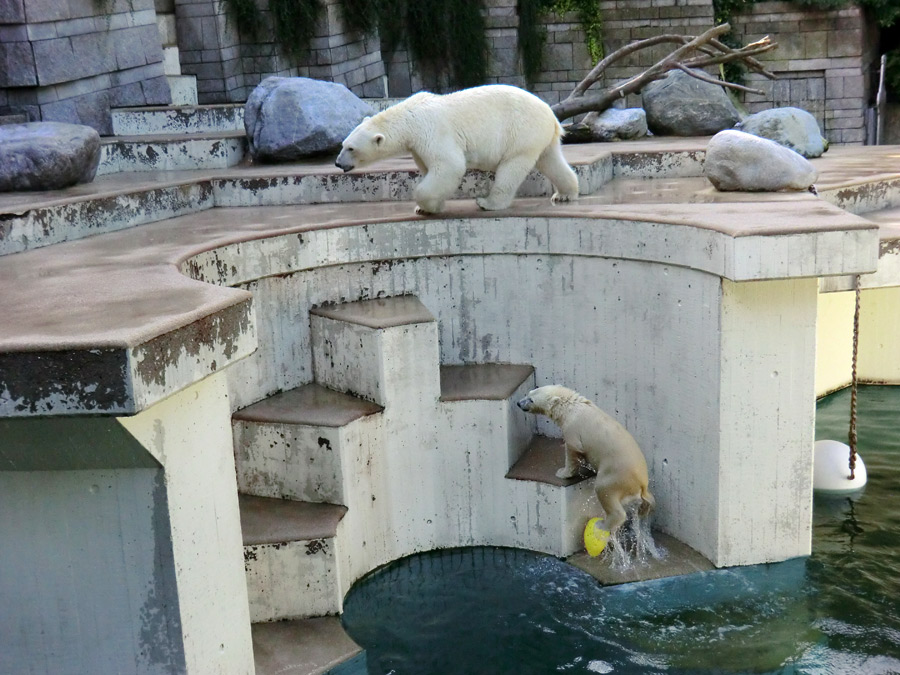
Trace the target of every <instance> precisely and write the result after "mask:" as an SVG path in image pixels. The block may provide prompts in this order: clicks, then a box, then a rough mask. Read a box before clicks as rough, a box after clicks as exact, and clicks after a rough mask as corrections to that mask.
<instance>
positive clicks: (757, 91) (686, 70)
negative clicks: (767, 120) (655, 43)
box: [676, 63, 765, 96]
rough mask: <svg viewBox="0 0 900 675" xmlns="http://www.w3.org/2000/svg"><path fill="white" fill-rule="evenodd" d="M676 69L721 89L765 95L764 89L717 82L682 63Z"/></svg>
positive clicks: (722, 81)
mask: <svg viewBox="0 0 900 675" xmlns="http://www.w3.org/2000/svg"><path fill="white" fill-rule="evenodd" d="M676 67H677V68H678V70H680V71H682V72H683V73H687V74H688V75H690V76H691V77H694V78H697V79H698V80H700V81H702V82H709V83H710V84H718V85H719V86H721V87H728V88H729V89H737V90H738V91H746V92H750V93H751V94H759V95H760V96H762V95H763V94H764V93H765V92H764V91H763V90H762V89H753V88H751V87H745V86H744V85H742V84H735V83H734V82H725V81H724V80H717V79H716V78H714V77H710V76H709V75H707V74H706V73H704V72H703V71H702V70H692V69H690V68H688V67H687V66H685V65H682V64H680V63H679V64H678V65H677V66H676Z"/></svg>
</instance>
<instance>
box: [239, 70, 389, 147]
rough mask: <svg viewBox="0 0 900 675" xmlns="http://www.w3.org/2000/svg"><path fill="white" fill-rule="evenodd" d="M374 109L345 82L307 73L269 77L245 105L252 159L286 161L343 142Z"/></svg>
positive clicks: (336, 145) (245, 126)
mask: <svg viewBox="0 0 900 675" xmlns="http://www.w3.org/2000/svg"><path fill="white" fill-rule="evenodd" d="M371 114H373V113H372V109H371V108H370V107H369V106H368V105H366V104H365V103H363V101H361V100H360V99H359V98H358V97H357V96H356V94H354V93H353V92H351V91H350V90H349V89H347V87H345V86H344V85H342V84H337V83H334V82H323V81H321V80H312V79H309V78H306V77H267V78H266V79H264V80H263V81H262V82H260V83H259V85H257V87H256V88H255V89H254V90H253V92H252V93H251V94H250V97H249V98H248V99H247V103H246V105H245V106H244V129H245V130H246V132H247V138H248V139H249V141H250V153H251V155H252V156H253V158H254V159H257V160H260V161H264V162H287V161H291V160H295V159H300V158H301V157H309V156H311V155H317V154H321V153H324V152H332V151H334V150H336V149H337V148H339V147H340V145H341V141H343V140H344V138H346V136H347V134H349V133H350V132H351V131H352V130H353V129H354V128H355V127H356V126H357V125H358V124H359V123H360V122H362V120H363V118H364V117H366V115H371Z"/></svg>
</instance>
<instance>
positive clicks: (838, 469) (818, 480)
mask: <svg viewBox="0 0 900 675" xmlns="http://www.w3.org/2000/svg"><path fill="white" fill-rule="evenodd" d="M853 474H854V475H853V480H850V446H849V445H847V444H846V443H841V442H840V441H832V440H825V441H816V444H815V446H814V448H813V490H815V491H816V492H820V493H823V494H832V495H839V494H844V493H846V492H855V491H856V490H859V489H860V488H862V487H864V486H865V484H866V465H865V464H864V463H863V461H862V457H860V456H859V455H857V456H856V468H855V470H854V472H853Z"/></svg>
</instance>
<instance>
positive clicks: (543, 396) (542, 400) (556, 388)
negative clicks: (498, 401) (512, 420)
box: [516, 384, 579, 417]
mask: <svg viewBox="0 0 900 675" xmlns="http://www.w3.org/2000/svg"><path fill="white" fill-rule="evenodd" d="M573 397H574V398H579V396H578V394H576V393H575V392H574V391H572V390H571V389H569V388H567V387H563V386H561V385H558V384H548V385H547V386H545V387H538V388H537V389H532V390H531V391H529V392H528V396H526V397H525V398H523V399H521V400H520V401H519V402H518V403H516V405H517V406H519V407H520V408H521V409H522V410H524V411H525V412H530V413H534V414H535V415H547V416H548V417H552V416H553V409H554V408H556V407H557V406H558V405H559V404H560V403H562V402H564V401H571V400H572V399H573Z"/></svg>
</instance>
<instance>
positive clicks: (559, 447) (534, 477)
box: [506, 436, 596, 487]
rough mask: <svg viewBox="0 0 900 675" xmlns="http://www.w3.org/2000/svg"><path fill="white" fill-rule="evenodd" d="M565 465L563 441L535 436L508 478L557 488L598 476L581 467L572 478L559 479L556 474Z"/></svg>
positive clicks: (592, 471)
mask: <svg viewBox="0 0 900 675" xmlns="http://www.w3.org/2000/svg"><path fill="white" fill-rule="evenodd" d="M565 464H566V451H565V448H564V446H563V442H562V439H560V438H549V437H547V436H535V437H534V439H533V440H532V441H531V444H530V445H529V446H528V448H527V449H526V450H525V452H524V453H522V456H521V458H520V459H519V461H517V462H516V463H515V464H514V465H513V466H512V468H510V470H509V472H508V473H507V474H506V477H507V478H511V479H514V480H523V481H532V482H535V483H546V484H547V485H555V486H557V487H569V486H570V485H575V484H577V483H580V482H582V481H584V480H586V479H588V478H590V477H592V476H595V475H596V472H595V471H594V470H593V469H592V468H590V467H589V466H586V465H583V466H580V467H579V469H578V474H577V475H575V476H573V477H572V478H559V477H558V476H557V475H556V472H557V471H558V470H559V469H561V468H562V467H563V466H565Z"/></svg>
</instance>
